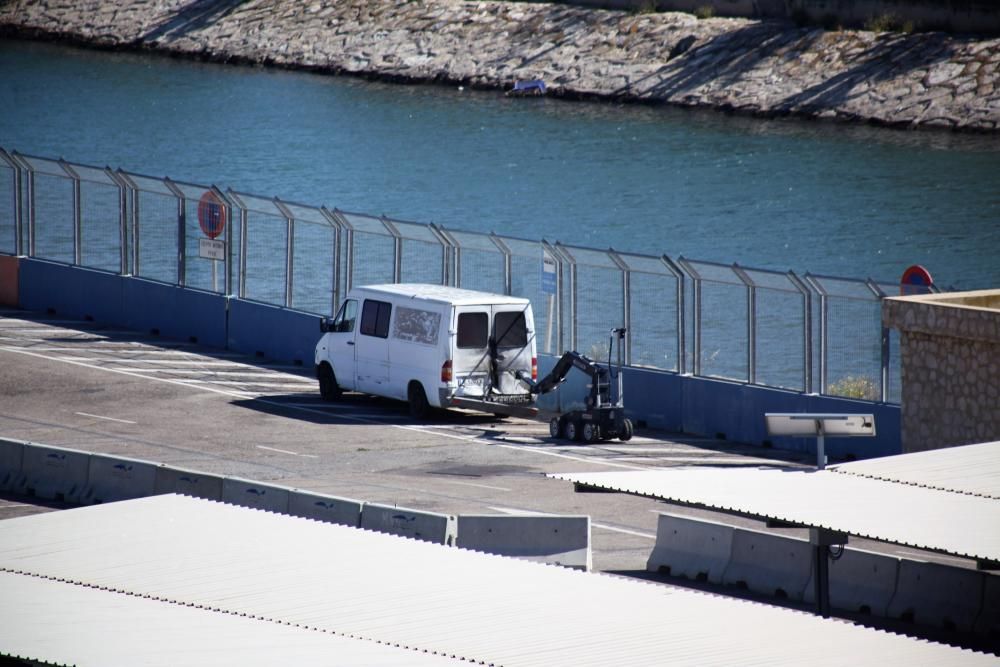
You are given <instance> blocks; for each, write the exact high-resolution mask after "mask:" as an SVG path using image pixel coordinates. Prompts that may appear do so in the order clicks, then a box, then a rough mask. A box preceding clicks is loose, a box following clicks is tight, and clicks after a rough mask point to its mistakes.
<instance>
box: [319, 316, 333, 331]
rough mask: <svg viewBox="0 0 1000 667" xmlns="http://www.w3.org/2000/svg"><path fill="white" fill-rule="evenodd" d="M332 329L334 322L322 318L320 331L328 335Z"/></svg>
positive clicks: (327, 318)
mask: <svg viewBox="0 0 1000 667" xmlns="http://www.w3.org/2000/svg"><path fill="white" fill-rule="evenodd" d="M332 327H333V320H331V319H330V318H329V317H321V318H320V320H319V330H320V331H322V332H323V333H326V332H327V331H331V330H332Z"/></svg>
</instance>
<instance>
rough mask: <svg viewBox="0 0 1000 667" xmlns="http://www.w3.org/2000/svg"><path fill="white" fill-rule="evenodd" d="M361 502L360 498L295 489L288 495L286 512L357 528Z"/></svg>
mask: <svg viewBox="0 0 1000 667" xmlns="http://www.w3.org/2000/svg"><path fill="white" fill-rule="evenodd" d="M363 504H364V503H362V502H361V501H360V500H351V499H350V498H338V497H336V496H326V495H322V494H319V493H307V492H305V491H298V490H296V491H293V492H292V493H290V494H289V496H288V513H289V514H291V515H292V516H300V517H303V518H306V519H315V520H317V521H325V522H326V523H338V524H341V525H344V526H352V527H354V528H357V527H358V526H359V525H360V524H361V506H362V505H363Z"/></svg>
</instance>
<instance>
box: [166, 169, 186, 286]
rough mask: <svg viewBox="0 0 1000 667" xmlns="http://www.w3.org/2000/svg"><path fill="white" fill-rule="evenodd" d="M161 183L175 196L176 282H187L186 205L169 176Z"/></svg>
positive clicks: (182, 194)
mask: <svg viewBox="0 0 1000 667" xmlns="http://www.w3.org/2000/svg"><path fill="white" fill-rule="evenodd" d="M163 184H164V185H166V186H167V188H168V189H169V190H170V191H171V192H172V193H173V194H174V196H175V197H177V284H178V285H180V286H181V287H183V286H184V284H185V283H186V282H187V205H186V200H185V198H184V193H183V192H181V190H180V188H178V187H177V186H176V185H174V182H173V181H171V180H170V179H169V178H167V177H164V179H163Z"/></svg>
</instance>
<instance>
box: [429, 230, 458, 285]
mask: <svg viewBox="0 0 1000 667" xmlns="http://www.w3.org/2000/svg"><path fill="white" fill-rule="evenodd" d="M434 229H436V230H437V232H438V233H439V234H440V235H441V236H442V237H443V238H444V240H445V242H447V243H448V252H449V262H448V267H449V271H450V275H451V282H450V283H448V284H450V285H454V286H455V287H461V286H462V244H461V243H460V242H459V240H458V239H456V238H455V235H454V234H452V233H451V232H449V231H448V230H447V229H445V228H444V227H436V226H435V227H434Z"/></svg>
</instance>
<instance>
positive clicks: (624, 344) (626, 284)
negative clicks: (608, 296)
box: [608, 248, 632, 366]
mask: <svg viewBox="0 0 1000 667" xmlns="http://www.w3.org/2000/svg"><path fill="white" fill-rule="evenodd" d="M608 257H610V258H611V261H612V262H614V263H615V266H617V267H618V269H619V270H620V271H621V272H622V326H623V327H625V338H624V339H619V340H618V352H619V354H622V355H623V356H624V359H625V365H631V363H632V271H631V269H630V268H629V265H628V263H627V262H626V261H625V259H624V258H622V256H621V255H619V254H618V253H617V252H615V250H614V248H608ZM622 348H624V349H622ZM620 365H621V364H620V363H619V366H620Z"/></svg>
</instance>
